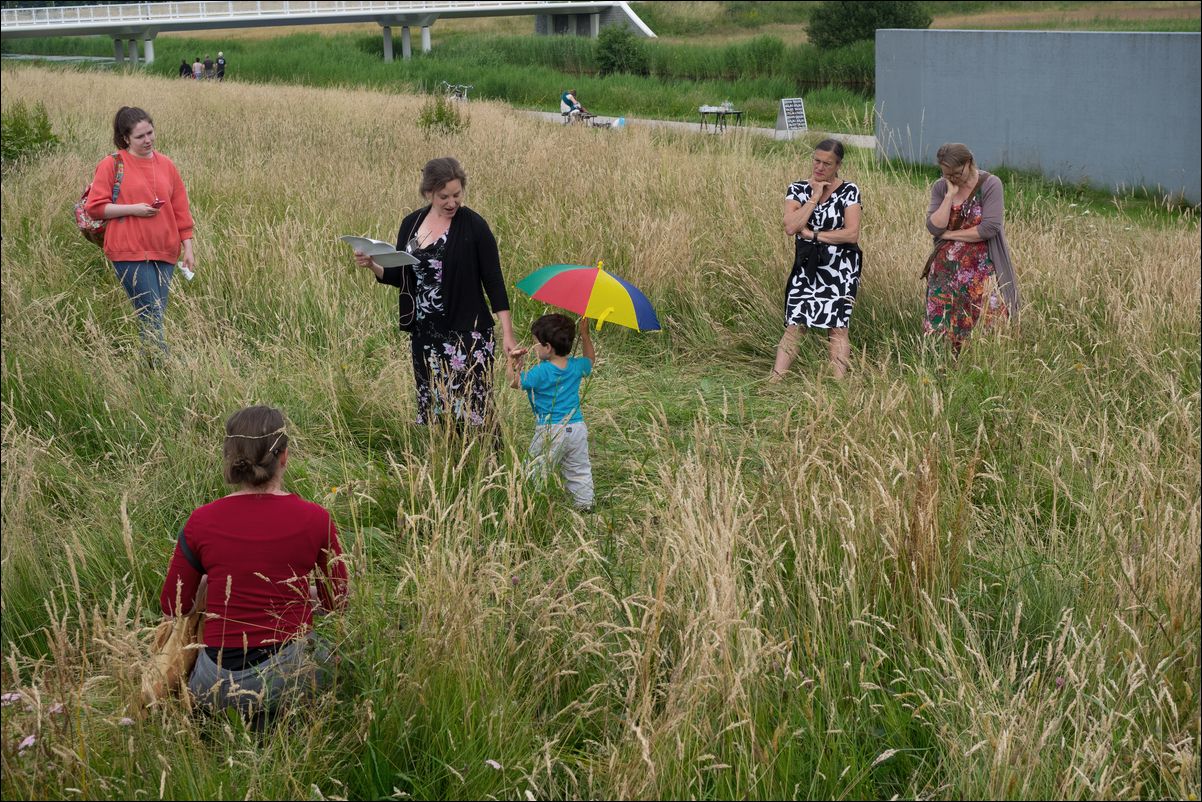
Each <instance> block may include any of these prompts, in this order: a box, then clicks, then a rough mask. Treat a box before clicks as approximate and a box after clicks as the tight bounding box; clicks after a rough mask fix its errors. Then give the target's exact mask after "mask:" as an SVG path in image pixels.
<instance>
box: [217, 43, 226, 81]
mask: <svg viewBox="0 0 1202 802" xmlns="http://www.w3.org/2000/svg"><path fill="white" fill-rule="evenodd" d="M217 80H218V81H219V82H220V81H224V80H225V53H223V52H221V51H220V50H218V51H217Z"/></svg>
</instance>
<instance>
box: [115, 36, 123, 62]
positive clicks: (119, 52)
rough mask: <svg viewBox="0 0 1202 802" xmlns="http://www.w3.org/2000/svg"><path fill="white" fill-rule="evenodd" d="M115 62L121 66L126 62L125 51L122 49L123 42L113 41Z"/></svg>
mask: <svg viewBox="0 0 1202 802" xmlns="http://www.w3.org/2000/svg"><path fill="white" fill-rule="evenodd" d="M113 61H115V62H117V63H118V64H121V63H123V62H124V61H125V49H124V48H123V47H122V40H120V39H114V40H113Z"/></svg>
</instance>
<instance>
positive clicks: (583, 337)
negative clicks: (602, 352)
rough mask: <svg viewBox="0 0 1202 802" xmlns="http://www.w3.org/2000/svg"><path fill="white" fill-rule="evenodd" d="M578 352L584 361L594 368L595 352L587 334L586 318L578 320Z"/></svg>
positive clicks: (591, 339) (591, 340) (590, 338)
mask: <svg viewBox="0 0 1202 802" xmlns="http://www.w3.org/2000/svg"><path fill="white" fill-rule="evenodd" d="M580 352H581V353H582V354H583V355H584V358H585V359H587V360H588V361H589V362H592V363H593V367H596V363H597V352H596V350H595V349H594V348H593V338H592V337H590V336H589V334H588V318H587V317H582V318H580Z"/></svg>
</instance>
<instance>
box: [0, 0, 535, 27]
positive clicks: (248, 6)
mask: <svg viewBox="0 0 1202 802" xmlns="http://www.w3.org/2000/svg"><path fill="white" fill-rule="evenodd" d="M513 5H527V3H526V2H524V0H491V2H456V1H455V0H451V2H409V3H381V2H370V1H369V0H341V1H339V0H329V1H328V2H317V1H311V0H274V1H273V0H267V2H245V1H243V2H224V1H219V0H203V1H202V2H193V3H175V2H168V3H114V4H111V5H93V6H46V7H41V8H5V9H3V13H2V15H0V22H2V23H3V25H4V26H5V27H9V26H13V27H20V26H22V25H55V24H60V25H70V24H75V25H78V24H86V23H90V22H94V23H108V22H112V23H120V22H144V21H146V20H154V19H172V20H179V19H245V18H254V17H269V16H270V17H275V16H285V15H290V14H327V13H332V12H333V13H337V12H379V13H382V14H391V13H397V12H405V11H423V10H427V9H434V8H446V7H447V6H456V7H465V8H476V7H493V8H495V7H497V6H513Z"/></svg>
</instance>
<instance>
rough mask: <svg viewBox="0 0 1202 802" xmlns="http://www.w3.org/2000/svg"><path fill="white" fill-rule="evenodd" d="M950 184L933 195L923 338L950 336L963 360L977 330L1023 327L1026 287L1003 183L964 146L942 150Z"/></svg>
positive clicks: (944, 182) (945, 181)
mask: <svg viewBox="0 0 1202 802" xmlns="http://www.w3.org/2000/svg"><path fill="white" fill-rule="evenodd" d="M935 161H936V162H937V163H938V164H939V169H940V171H941V172H942V173H943V177H942V178H940V179H939V180H938V181H936V182H935V183H934V185H933V186H932V187H931V204H930V206H929V207H928V208H927V221H926V222H927V231H929V232H931V235H932V236H933V237H934V238H935V249H934V251H933V252H932V253H931V257H930V259H928V260H927V266H926V269H925V270H924V271H923V274H922V277H923V278H925V279H926V280H927V302H926V320H925V321H924V323H923V331H924V332H925V333H927V334H935V335H939V336H942V337H944V338H946V339H947V341H948V342H949V343H951V346H952V350H953V351H955V352H956V353H959V351H960V349H961V348H962V347H963V346H964V344H965V342H967V341H968V338H969V337H970V335H971V334H972V332H973V330H974V329H976V328H978V327H979V328H982V329H988V328H989V327H992V326H994V325H995V324H1000V323H1002V322H1004V321H1006V320H1007V319H1012V320H1017V318H1018V309H1019V303H1020V301H1019V295H1018V282H1017V281H1016V279H1015V277H1014V264H1013V261H1012V260H1011V258H1010V249H1009V247H1007V245H1006V233H1005V216H1006V213H1005V204H1004V201H1003V192H1002V181H1001V179H999V178H998V177H997V176H996V175H990V174H989V173H987V172H985V171H984V170H981V169H979V168H978V167H977V164H976V161H975V160H974V159H973V155H972V151H970V150H969V149H968V147H967V146H965V145H961V144H960V143H958V142H951V143H948V144H946V145H944V146H943V147H941V148H939V150H938V152H937V153H936V154H935Z"/></svg>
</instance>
